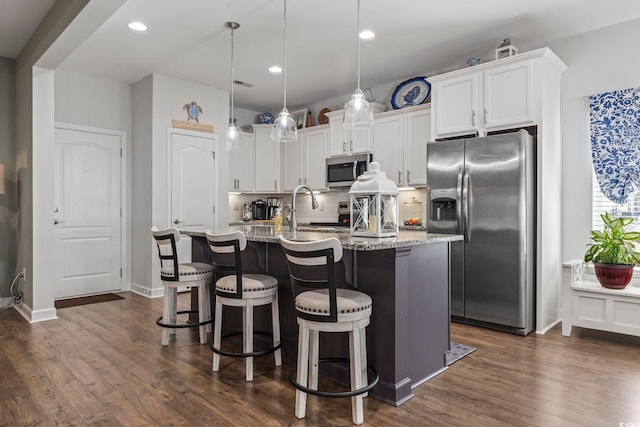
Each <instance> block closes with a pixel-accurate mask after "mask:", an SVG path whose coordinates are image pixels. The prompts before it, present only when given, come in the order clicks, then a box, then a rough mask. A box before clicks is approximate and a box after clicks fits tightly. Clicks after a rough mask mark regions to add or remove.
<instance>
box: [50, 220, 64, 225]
mask: <svg viewBox="0 0 640 427" xmlns="http://www.w3.org/2000/svg"><path fill="white" fill-rule="evenodd" d="M63 222H64V221H58V220H57V219H54V220H53V225H58V224H62V223H63Z"/></svg>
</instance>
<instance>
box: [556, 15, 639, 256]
mask: <svg viewBox="0 0 640 427" xmlns="http://www.w3.org/2000/svg"><path fill="white" fill-rule="evenodd" d="M639 38H640V20H634V21H629V22H625V23H622V24H618V25H613V26H610V27H607V28H603V29H600V30H597V31H591V32H588V33H584V34H580V35H577V36H573V37H568V38H565V39H561V40H557V41H554V42H551V43H549V47H551V49H553V51H554V52H555V53H556V54H557V55H558V56H559V57H560V58H561V59H562V60H563V61H564V62H565V63H566V64H567V66H568V67H569V68H568V69H567V71H566V72H565V73H564V74H563V87H562V133H563V150H562V169H563V173H562V192H563V203H562V209H563V214H562V244H563V250H562V257H563V258H562V259H563V261H566V260H569V259H573V258H578V259H580V258H582V257H583V255H584V252H585V250H586V244H587V243H588V241H589V236H590V234H589V232H590V230H591V212H592V209H591V204H592V196H591V191H592V188H591V182H592V181H591V179H592V173H593V166H592V163H591V142H590V136H589V105H588V99H587V97H588V96H589V95H593V94H596V93H601V92H606V91H611V90H616V89H624V88H630V87H640V73H638V70H639V69H640V57H639V56H638V55H637V54H636V52H637V51H638V48H637V40H638V39H639ZM558 184H560V183H558Z"/></svg>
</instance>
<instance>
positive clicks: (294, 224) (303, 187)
mask: <svg viewBox="0 0 640 427" xmlns="http://www.w3.org/2000/svg"><path fill="white" fill-rule="evenodd" d="M300 190H308V191H309V193H310V194H311V208H312V209H317V207H318V201H317V200H316V196H315V195H314V194H313V190H312V189H311V188H310V187H309V186H308V185H305V184H302V185H298V186H297V187H296V188H294V189H293V196H292V197H291V200H292V201H291V212H290V215H291V221H289V231H290V232H295V231H296V230H297V228H298V222H297V221H296V196H297V195H298V192H299V191H300Z"/></svg>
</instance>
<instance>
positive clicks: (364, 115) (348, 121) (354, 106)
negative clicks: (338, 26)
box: [342, 0, 373, 129]
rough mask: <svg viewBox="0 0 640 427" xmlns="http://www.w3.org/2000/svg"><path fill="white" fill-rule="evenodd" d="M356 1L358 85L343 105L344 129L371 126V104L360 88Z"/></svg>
mask: <svg viewBox="0 0 640 427" xmlns="http://www.w3.org/2000/svg"><path fill="white" fill-rule="evenodd" d="M357 1H358V13H357V15H358V32H357V33H356V38H357V40H358V87H357V88H356V91H355V93H354V94H353V95H352V96H351V101H349V102H347V104H346V105H345V107H344V119H343V121H342V124H343V126H344V127H345V129H361V128H367V127H371V126H373V110H372V109H371V104H370V103H369V102H368V101H367V100H366V98H365V97H364V94H363V93H362V91H361V90H360V0H357Z"/></svg>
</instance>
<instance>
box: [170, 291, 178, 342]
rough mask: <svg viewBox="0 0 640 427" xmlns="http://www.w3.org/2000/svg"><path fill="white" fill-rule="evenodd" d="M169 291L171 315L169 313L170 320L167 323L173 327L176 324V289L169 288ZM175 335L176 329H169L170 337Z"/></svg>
mask: <svg viewBox="0 0 640 427" xmlns="http://www.w3.org/2000/svg"><path fill="white" fill-rule="evenodd" d="M169 289H170V290H171V313H170V316H171V317H170V319H171V320H169V323H171V324H173V325H175V324H176V322H177V321H178V314H177V313H178V288H176V287H173V286H172V287H171V288H169ZM175 334H176V328H173V329H171V335H175Z"/></svg>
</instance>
